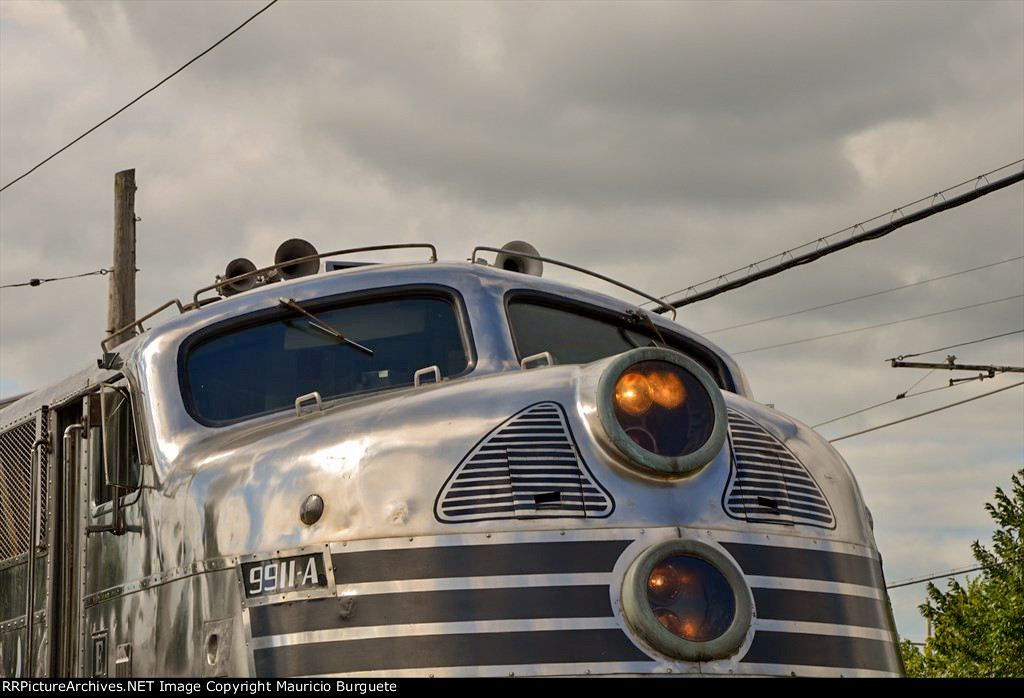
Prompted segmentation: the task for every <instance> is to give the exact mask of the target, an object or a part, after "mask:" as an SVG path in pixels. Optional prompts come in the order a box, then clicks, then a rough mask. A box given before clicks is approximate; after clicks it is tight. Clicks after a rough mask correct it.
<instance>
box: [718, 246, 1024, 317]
mask: <svg viewBox="0 0 1024 698" xmlns="http://www.w3.org/2000/svg"><path fill="white" fill-rule="evenodd" d="M1021 259H1024V255H1018V256H1017V257H1011V258H1009V259H1003V260H1000V261H998V262H992V263H991V264H985V265H982V266H980V267H974V268H972V269H964V270H962V271H955V272H953V273H951V274H943V275H942V276H936V277H934V278H931V279H923V280H922V281H915V282H914V283H912V284H904V285H903V286H896V287H894V288H887V289H885V290H884V291H875V292H874V293H866V294H864V295H863V296H855V297H854V298H847V299H845V300H841V301H835V302H833V303H825V304H824V305H816V306H814V307H813V308H804V309H803V310H794V311H792V312H789V313H783V314H781V315H773V316H772V317H766V318H761V319H760V320H751V321H749V322H741V323H740V324H738V325H730V326H729V327H720V328H719V329H717V330H709V331H707V332H702V333H701V334H714V333H716V332H725V331H726V330H735V329H739V328H740V327H749V326H750V325H758V324H760V323H762V322H770V321H771V320H781V319H782V318H787V317H792V316H794V315H800V314H802V313H809V312H811V311H813V310H822V309H823V308H832V307H835V306H837V305H842V304H844V303H852V302H853V301H859V300H864V299H865V298H873V297H875V296H881V295H882V294H885V293H892V292H893V291H901V290H903V289H905V288H911V287H913V286H920V285H922V284H930V283H932V282H933V281H941V280H942V279H949V278H951V277H954V276H960V275H961V274H969V273H970V272H974V271H980V270H982V269H988V268H989V267H995V266H998V265H1000V264H1006V263H1008V262H1016V261H1018V260H1021Z"/></svg>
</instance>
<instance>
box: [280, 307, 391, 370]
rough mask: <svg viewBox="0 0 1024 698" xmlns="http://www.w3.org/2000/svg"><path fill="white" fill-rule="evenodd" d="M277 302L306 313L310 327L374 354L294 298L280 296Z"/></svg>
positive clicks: (303, 313) (371, 354)
mask: <svg viewBox="0 0 1024 698" xmlns="http://www.w3.org/2000/svg"><path fill="white" fill-rule="evenodd" d="M277 302H278V303H279V304H280V305H283V306H284V307H286V308H290V309H291V310H294V311H295V312H297V313H300V314H302V315H305V316H306V317H307V318H309V325H310V327H312V328H314V329H317V330H320V331H321V332H324V333H326V334H329V335H330V336H332V337H334V338H335V339H337V340H338V341H339V342H345V343H346V344H351V345H352V346H354V347H355V348H356V349H360V350H362V351H365V352H366V353H367V354H369V355H370V356H373V350H372V349H367V348H366V347H364V346H363V345H362V344H360V343H359V342H354V341H352V340H351V339H349V338H348V337H346V336H345V335H343V334H342V333H341V332H339V331H338V330H336V329H334V328H333V327H331V326H330V325H328V324H327V323H326V322H324V321H323V320H321V319H320V318H318V317H317V316H316V315H314V314H313V313H311V312H309V311H308V310H306V309H305V308H303V307H302V306H301V305H299V304H298V303H296V302H295V300H294V299H292V298H278V299H277Z"/></svg>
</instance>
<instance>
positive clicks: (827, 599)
mask: <svg viewBox="0 0 1024 698" xmlns="http://www.w3.org/2000/svg"><path fill="white" fill-rule="evenodd" d="M751 591H752V592H753V594H754V605H755V606H756V607H757V616H758V618H762V619H771V620H785V621H799V622H804V623H825V624H831V625H848V626H856V627H861V628H876V629H882V628H884V629H887V630H888V628H889V614H888V611H887V610H886V607H885V604H883V603H882V602H881V601H880V600H878V599H871V598H868V597H865V596H846V595H844V594H831V593H826V592H819V591H797V590H793V589H763V588H754V589H752V590H751Z"/></svg>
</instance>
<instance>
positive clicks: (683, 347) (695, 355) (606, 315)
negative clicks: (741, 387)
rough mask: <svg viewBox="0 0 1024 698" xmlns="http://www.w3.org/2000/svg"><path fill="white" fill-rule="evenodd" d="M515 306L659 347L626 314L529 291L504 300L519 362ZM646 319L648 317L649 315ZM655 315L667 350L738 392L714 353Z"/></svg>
mask: <svg viewBox="0 0 1024 698" xmlns="http://www.w3.org/2000/svg"><path fill="white" fill-rule="evenodd" d="M517 302H526V303H531V304H533V305H539V306H544V307H547V308H552V309H555V310H562V311H565V312H569V313H572V314H574V315H579V316H582V317H586V318H592V319H594V320H597V321H604V322H609V323H612V324H623V325H625V327H624V329H628V330H629V331H630V332H634V333H636V334H639V335H643V336H649V337H650V338H651V339H653V340H654V341H655V342H656V345H660V344H661V342H660V340H658V338H657V337H656V336H655V335H654V333H653V332H651V331H650V327H649V326H647V325H639V324H637V325H633V326H630V325H631V324H632V321H633V320H634V318H633V316H631V315H630V314H629V313H626V312H622V311H616V310H612V309H610V308H607V307H603V306H600V305H596V304H593V303H589V302H587V301H582V300H579V299H575V298H567V297H565V296H559V295H555V294H551V293H547V292H544V291H537V290H531V289H517V290H513V291H508V292H507V293H506V294H505V298H504V307H505V318H506V322H507V324H508V330H509V333H510V334H511V335H512V345H513V347H514V348H515V352H516V358H517V360H519V361H522V360H523V358H525V357H524V355H523V352H522V351H521V350H520V348H519V339H518V337H516V332H515V327H514V326H513V323H512V315H511V313H510V312H509V306H510V305H512V304H513V303H517ZM637 310H638V312H640V313H644V312H645V311H644V310H643V309H640V308H638V309H637ZM648 317H651V316H650V315H648ZM657 317H658V316H657V315H655V316H654V317H653V319H652V322H653V323H654V325H655V327H657V330H658V332H660V333H661V335H662V336H663V337H664V338H665V340H666V342H667V343H668V348H669V349H672V350H674V351H678V352H679V353H681V354H683V355H685V356H689V357H690V358H691V359H693V360H694V361H696V362H697V363H698V364H700V366H701V367H703V368H704V369H705V370H706V371H707V372H708V373H710V374H711V377H712V378H713V379H714V381H715V383H717V384H718V386H719V387H720V388H722V389H724V390H728V391H729V392H737V385H736V381H735V380H734V379H733V376H732V373H731V371H730V370H729V367H728V365H727V364H726V363H725V361H723V360H722V358H721V357H719V356H718V355H717V354H716V353H715V352H714V351H712V350H711V349H710V348H708V347H707V346H705V345H703V344H701V343H700V342H699V341H697V340H696V339H693V338H691V337H687V336H686V335H684V334H680V333H679V332H676V331H673V330H672V329H669V328H667V327H665V325H664V324H661V323H658V322H657V321H656V320H657Z"/></svg>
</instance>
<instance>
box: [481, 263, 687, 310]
mask: <svg viewBox="0 0 1024 698" xmlns="http://www.w3.org/2000/svg"><path fill="white" fill-rule="evenodd" d="M481 250H482V251H484V252H496V253H498V254H501V253H502V252H508V250H504V249H501V248H498V247H485V246H483V245H477V246H476V247H474V248H473V255H472V256H471V257H470V261H473V262H476V253H477V252H479V251H481ZM515 255H516V257H526V258H527V259H536V260H538V261H541V262H547V263H548V264H555V265H557V266H560V267H565V268H566V269H572V270H573V271H578V272H580V273H581V274H587V275H588V276H593V277H594V278H596V279H601V281H607V282H608V283H610V284H613V285H615V286H618V287H619V288H624V289H626V290H627V291H630V292H631V293H635V294H636V295H638V296H643V297H644V298H646V299H647V300H649V301H653V302H655V303H657V304H658V305H660V306H661V310H659V311H658V312H662V311H664V310H671V311H672V319H673V320H675V319H676V309H675V308H673V307H672V306H670V305H668V304H667V303H666V302H665V301H663V300H661V299H660V298H656V297H654V296H649V295H647V294H646V293H644V292H643V291H640V290H638V289H635V288H633V287H632V286H627V285H626V284H624V283H622V282H621V281H616V280H615V279H612V278H609V277H607V276H605V275H603V274H598V273H597V272H596V271H590V270H589V269H584V268H583V267H577V266H575V265H574V264H569V263H568V262H560V261H558V260H557V259H550V258H548V257H541V256H539V255H534V254H526V253H525V252H515Z"/></svg>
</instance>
